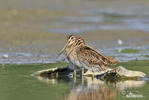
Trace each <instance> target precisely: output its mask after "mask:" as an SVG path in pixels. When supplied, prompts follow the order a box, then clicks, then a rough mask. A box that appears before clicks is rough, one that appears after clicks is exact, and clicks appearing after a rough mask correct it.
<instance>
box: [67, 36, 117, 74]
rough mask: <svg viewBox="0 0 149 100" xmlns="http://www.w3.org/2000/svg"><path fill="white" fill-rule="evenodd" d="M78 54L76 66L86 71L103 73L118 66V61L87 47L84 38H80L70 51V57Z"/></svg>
mask: <svg viewBox="0 0 149 100" xmlns="http://www.w3.org/2000/svg"><path fill="white" fill-rule="evenodd" d="M74 53H76V59H77V62H73V61H72V62H73V63H74V65H76V66H80V67H82V68H84V69H87V70H90V71H92V72H93V73H94V72H101V71H105V70H106V69H108V68H109V67H110V66H111V65H114V64H116V63H117V62H118V61H117V60H115V59H113V58H111V57H108V56H104V55H103V54H101V53H100V52H98V51H96V50H94V49H93V48H92V47H90V46H87V45H86V44H85V41H84V39H83V38H81V37H79V38H77V39H76V41H75V46H73V48H71V50H69V53H68V54H67V56H68V57H70V56H73V54H74Z"/></svg>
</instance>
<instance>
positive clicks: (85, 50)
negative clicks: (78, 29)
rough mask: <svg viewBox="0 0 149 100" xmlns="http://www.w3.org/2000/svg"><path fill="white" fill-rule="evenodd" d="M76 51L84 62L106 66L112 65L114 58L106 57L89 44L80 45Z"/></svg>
mask: <svg viewBox="0 0 149 100" xmlns="http://www.w3.org/2000/svg"><path fill="white" fill-rule="evenodd" d="M76 52H77V56H78V59H79V60H80V61H81V62H83V63H86V64H93V65H105V66H110V65H112V62H111V60H112V58H110V57H106V56H104V55H103V54H101V53H99V52H97V51H95V50H94V49H92V48H90V47H88V46H83V47H80V48H78V49H77V50H76Z"/></svg>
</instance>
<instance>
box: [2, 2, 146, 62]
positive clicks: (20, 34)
mask: <svg viewBox="0 0 149 100" xmlns="http://www.w3.org/2000/svg"><path fill="white" fill-rule="evenodd" d="M69 34H76V35H79V36H82V37H83V38H84V39H85V41H86V42H87V44H88V45H90V46H92V47H93V48H95V49H96V50H98V51H100V52H102V53H103V54H105V55H108V56H112V57H114V58H116V59H117V60H119V61H129V60H142V59H143V60H144V59H149V1H148V0H0V57H1V58H3V56H4V55H8V58H7V60H5V62H6V63H18V64H22V63H52V62H56V60H55V57H56V54H57V53H58V52H59V51H60V50H61V49H62V48H63V46H64V44H65V43H66V37H67V36H68V35H69ZM2 62H3V59H0V63H2Z"/></svg>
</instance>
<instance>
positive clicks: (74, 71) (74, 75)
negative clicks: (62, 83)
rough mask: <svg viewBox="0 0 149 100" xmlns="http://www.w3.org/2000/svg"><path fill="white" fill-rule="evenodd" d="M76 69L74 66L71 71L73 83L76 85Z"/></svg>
mask: <svg viewBox="0 0 149 100" xmlns="http://www.w3.org/2000/svg"><path fill="white" fill-rule="evenodd" d="M76 74H77V73H76V67H75V66H74V69H73V78H74V83H76Z"/></svg>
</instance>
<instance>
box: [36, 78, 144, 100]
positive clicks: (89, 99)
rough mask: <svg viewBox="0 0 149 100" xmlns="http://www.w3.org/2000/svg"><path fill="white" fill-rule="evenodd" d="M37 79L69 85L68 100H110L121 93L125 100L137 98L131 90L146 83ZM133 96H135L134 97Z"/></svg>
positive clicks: (141, 81)
mask: <svg viewBox="0 0 149 100" xmlns="http://www.w3.org/2000/svg"><path fill="white" fill-rule="evenodd" d="M37 79H39V80H40V81H42V82H46V83H48V84H59V83H62V82H63V83H67V84H68V85H69V89H70V90H69V93H68V94H67V95H66V97H65V99H66V100H110V99H114V98H117V97H118V96H119V95H118V94H119V93H120V94H122V95H123V97H125V98H128V97H133V98H137V96H136V95H137V94H135V93H133V92H132V90H131V89H133V88H140V87H142V86H144V85H145V83H146V81H143V80H125V81H118V82H112V83H111V82H107V81H103V80H100V79H96V78H92V77H83V78H82V79H77V80H76V82H74V80H73V79H60V78H55V79H53V78H52V79H51V78H49V77H41V76H38V77H37ZM129 89H130V90H129ZM130 94H131V95H130ZM132 94H135V95H133V96H132ZM134 96H136V97H134ZM142 97H143V94H142Z"/></svg>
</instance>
